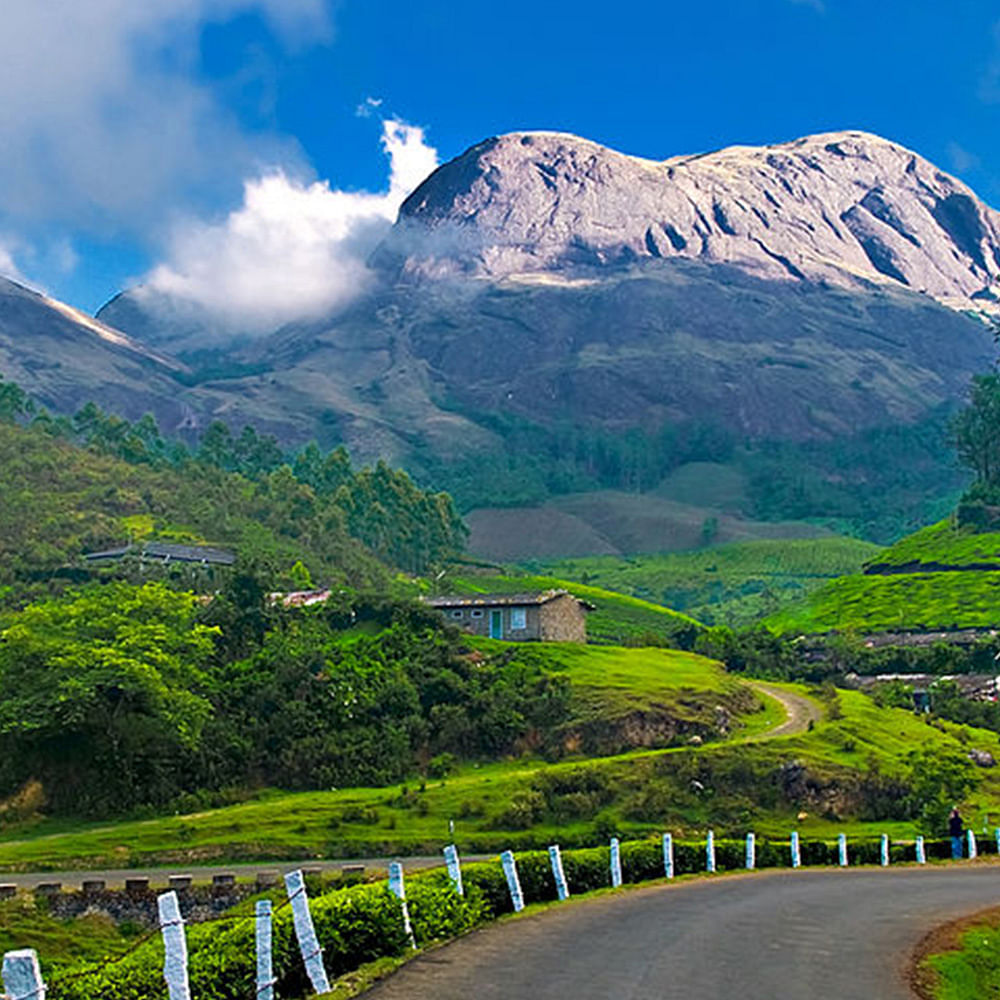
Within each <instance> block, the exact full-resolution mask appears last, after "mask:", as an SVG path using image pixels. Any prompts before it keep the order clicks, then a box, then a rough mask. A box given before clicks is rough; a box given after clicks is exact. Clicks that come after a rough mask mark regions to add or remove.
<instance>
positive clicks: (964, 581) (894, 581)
mask: <svg viewBox="0 0 1000 1000" xmlns="http://www.w3.org/2000/svg"><path fill="white" fill-rule="evenodd" d="M765 624H767V625H768V626H769V627H771V628H772V629H774V630H775V631H778V632H782V633H789V632H802V633H811V632H829V631H833V630H838V631H847V630H851V631H856V632H879V631H892V630H896V629H908V630H919V629H947V628H993V627H995V626H996V625H998V624H1000V572H987V571H974V572H964V573H962V572H958V573H896V574H892V575H890V576H860V575H859V576H845V577H841V578H840V579H839V580H834V581H832V582H830V583H828V584H826V585H825V586H823V587H821V588H820V589H819V590H817V591H816V592H814V593H813V594H811V595H810V596H809V598H808V599H807V600H806V601H805V602H804V603H803V604H801V605H797V606H794V607H790V608H787V609H785V610H782V611H779V612H778V613H777V614H774V615H772V616H770V617H768V618H767V619H765Z"/></svg>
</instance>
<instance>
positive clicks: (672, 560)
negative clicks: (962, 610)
mask: <svg viewBox="0 0 1000 1000" xmlns="http://www.w3.org/2000/svg"><path fill="white" fill-rule="evenodd" d="M881 552H882V550H881V549H880V547H879V546H877V545H874V544H872V543H871V542H864V541H860V540H859V539H855V538H843V537H836V536H834V537H830V538H816V539H810V540H803V539H794V540H787V541H774V540H766V541H754V542H736V543H734V544H731V545H720V546H714V547H712V548H705V549H698V550H697V551H694V552H674V553H662V554H659V555H641V556H633V557H631V558H628V559H624V558H621V557H618V556H595V557H590V558H581V559H565V560H561V561H559V562H555V563H550V564H547V565H546V566H545V569H546V570H547V571H548V572H551V573H552V575H553V576H557V577H564V578H566V579H569V580H580V581H583V582H586V583H590V584H595V585H597V586H600V587H606V588H608V589H609V590H617V591H621V592H623V593H627V594H632V595H634V596H635V597H639V598H643V599H645V600H648V601H659V602H662V603H663V604H666V605H669V606H670V607H672V608H675V609H678V610H680V611H683V612H686V613H687V614H690V615H691V616H692V617H694V618H697V619H698V620H699V621H702V622H704V623H705V624H708V625H731V626H741V625H747V624H750V623H751V622H753V621H755V620H757V619H758V618H760V617H762V616H763V615H766V614H769V613H773V612H775V611H777V610H778V609H780V608H782V607H785V606H787V605H789V604H792V603H794V602H796V601H799V600H801V599H802V598H803V597H805V596H807V595H808V594H809V593H811V592H812V591H813V590H815V589H816V588H818V587H820V586H822V585H823V584H824V583H825V582H827V581H828V580H830V579H832V578H835V577H838V576H842V575H843V574H845V573H855V572H857V571H858V570H860V569H861V566H862V565H863V564H864V563H865V562H866V561H868V560H871V559H874V558H876V557H877V558H879V560H881Z"/></svg>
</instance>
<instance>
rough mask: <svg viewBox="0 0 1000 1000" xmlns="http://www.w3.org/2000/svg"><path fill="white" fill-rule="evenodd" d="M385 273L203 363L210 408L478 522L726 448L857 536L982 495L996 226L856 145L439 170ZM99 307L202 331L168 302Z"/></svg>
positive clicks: (750, 501)
mask: <svg viewBox="0 0 1000 1000" xmlns="http://www.w3.org/2000/svg"><path fill="white" fill-rule="evenodd" d="M370 266H371V269H372V271H373V274H374V280H373V282H372V285H371V288H370V290H369V291H367V292H366V293H365V294H364V295H363V296H361V297H360V298H358V299H357V300H356V301H354V302H353V303H352V304H351V305H350V306H349V307H347V308H346V309H343V310H342V311H340V312H339V313H337V314H336V315H333V316H330V317H329V318H327V319H326V320H323V321H319V322H316V321H313V322H309V323H300V324H291V325H290V326H287V327H285V328H283V329H282V330H280V331H275V332H274V333H273V334H272V335H271V336H268V337H264V338H260V339H257V340H254V341H252V342H247V343H243V344H237V345H233V346H231V347H227V348H225V349H224V350H223V351H219V352H217V354H216V355H214V356H211V357H209V358H208V360H207V362H206V360H205V359H204V358H201V359H194V358H192V357H190V356H188V355H186V357H188V359H189V361H190V362H191V363H192V364H193V365H198V364H200V365H201V366H202V370H201V372H200V375H198V376H197V379H196V380H198V381H199V384H198V385H197V387H195V388H192V389H191V390H190V391H189V393H188V394H187V395H186V396H185V399H187V400H188V402H189V404H190V405H191V407H192V409H194V410H195V411H197V412H198V413H199V414H202V419H209V418H210V417H213V416H214V417H221V418H223V419H226V420H228V421H230V422H231V423H233V424H240V423H242V422H252V423H255V424H257V425H258V426H260V427H262V428H263V429H266V430H269V431H272V432H274V433H277V434H278V435H279V436H282V437H283V438H285V439H287V440H290V441H299V440H305V439H307V438H308V437H310V436H314V435H315V436H317V437H318V438H319V439H320V440H321V442H323V443H333V442H335V441H343V442H345V443H346V444H348V446H349V447H350V448H351V449H352V451H353V452H355V453H356V454H357V455H358V456H359V457H361V458H364V459H369V458H372V457H375V456H387V457H390V458H392V459H393V460H396V461H403V462H406V463H407V464H408V465H409V466H410V467H411V468H413V469H414V470H416V471H417V472H418V473H422V474H425V475H427V476H433V477H435V478H436V479H437V481H438V482H441V483H442V484H443V485H447V486H449V487H451V488H452V489H455V490H456V491H457V492H458V494H459V496H460V498H461V499H462V500H463V502H464V504H465V505H466V506H467V507H475V506H488V507H495V506H498V505H499V506H512V505H517V504H519V503H520V504H529V505H530V504H533V503H536V502H538V501H539V500H544V499H545V498H546V497H548V496H551V495H554V494H560V493H580V492H586V491H588V490H594V489H599V488H600V489H607V490H627V491H633V492H634V491H636V490H639V491H645V490H648V489H650V488H653V487H655V486H656V485H657V483H658V482H659V480H660V479H662V478H663V477H664V476H667V475H669V474H671V473H672V472H673V471H674V470H676V469H677V468H678V467H679V466H683V465H684V464H685V463H690V462H695V463H699V462H701V463H703V462H705V461H708V462H715V463H720V462H721V463H723V464H727V463H728V464H730V465H732V464H734V463H735V464H736V465H738V466H739V469H738V471H739V475H740V477H742V480H743V481H746V482H747V483H748V484H750V485H749V487H748V489H749V493H748V494H747V495H745V496H744V497H743V498H742V499H741V501H740V503H741V504H742V505H743V506H742V509H741V512H742V513H748V512H749V513H753V514H755V515H758V516H766V517H769V518H770V517H786V516H787V517H793V518H801V517H808V516H816V515H835V516H838V517H844V518H848V519H854V522H855V523H856V524H859V523H861V522H860V521H859V520H858V519H861V520H863V521H864V522H865V523H868V522H870V521H871V520H872V518H873V517H877V516H879V515H878V512H877V511H876V512H875V513H873V512H872V510H871V509H867V508H871V507H872V506H873V505H874V506H876V507H877V506H878V505H879V504H881V505H882V506H885V504H891V505H895V506H896V508H898V510H899V511H901V512H902V513H900V517H902V518H903V519H904V520H905V521H906V523H910V522H911V521H914V520H919V519H920V518H922V517H926V516H927V515H928V512H927V510H926V509H925V504H926V502H929V501H930V500H933V501H934V502H937V500H940V499H941V498H942V497H943V496H944V495H945V494H946V493H948V492H949V491H951V490H954V489H957V488H958V486H959V485H960V476H958V475H957V474H956V471H955V469H954V466H953V463H952V460H951V457H950V452H949V451H948V449H947V447H946V445H945V443H944V440H943V436H942V434H941V427H942V426H943V420H944V416H945V415H946V414H947V412H948V411H949V410H950V409H952V408H954V407H955V406H956V405H957V403H958V401H959V400H961V399H962V397H963V395H964V392H965V389H966V386H967V383H968V379H969V377H970V375H971V374H973V373H974V372H977V371H981V370H983V369H984V368H986V367H987V366H988V365H989V364H990V363H991V362H992V360H993V354H994V347H993V343H992V339H991V336H990V329H989V326H988V325H987V323H985V322H983V317H989V316H990V315H991V314H993V313H995V312H1000V215H998V214H997V213H996V212H995V211H993V210H992V209H991V208H989V207H988V206H986V205H985V204H983V203H982V202H981V201H980V200H979V199H978V198H977V197H976V196H975V195H974V194H973V192H971V191H970V190H969V189H968V188H967V187H965V186H964V185H963V184H962V183H961V182H960V181H958V180H956V179H955V178H953V177H950V176H948V175H947V174H945V173H943V172H942V171H940V170H938V169H937V168H936V167H935V166H934V165H933V164H931V163H930V162H928V161H927V160H925V159H923V158H921V157H920V156H918V155H917V154H916V153H913V152H911V151H909V150H907V149H905V148H903V147H902V146H899V145H897V144H895V143H892V142H889V141H887V140H885V139H881V138H879V137H877V136H872V135H868V134H865V133H861V132H838V133H827V134H823V135H818V136H811V137H807V138H805V139H800V140H797V141H795V142H791V143H786V144H781V145H775V146H767V147H761V148H750V147H731V148H729V149H724V150H720V151H718V152H714V153H707V154H703V155H698V156H681V157H674V158H671V159H668V160H664V161H652V160H646V159H640V158H638V157H633V156H627V155H624V154H622V153H618V152H615V151H613V150H610V149H607V148H605V147H603V146H600V145H597V144H595V143H592V142H589V141H587V140H585V139H581V138H577V137H575V136H570V135H563V134H558V133H550V132H523V133H514V134H511V135H505V136H500V137H496V138H492V139H489V140H487V141H485V142H483V143H480V144H478V145H477V146H474V147H473V148H472V149H470V150H468V151H467V152H465V153H463V154H462V155H461V156H459V157H457V158H456V159H454V160H452V161H451V162H449V163H446V164H444V165H443V166H441V167H440V168H438V169H437V170H436V171H435V172H434V173H433V174H432V175H431V176H430V177H428V178H427V179H426V180H425V181H424V183H423V184H421V185H420V187H418V188H417V189H416V190H415V191H414V192H413V194H412V195H411V196H410V197H409V198H408V200H407V201H406V202H405V203H404V205H403V207H402V209H401V211H400V214H399V218H398V221H397V222H396V224H395V226H394V227H393V229H392V231H391V232H390V233H389V235H388V236H387V237H386V238H385V239H384V241H383V242H382V244H381V245H380V246H379V247H378V248H377V250H376V251H375V253H374V254H373V256H372V258H371V261H370ZM99 319H100V320H101V321H103V322H105V323H108V324H111V325H113V326H120V327H121V328H123V329H125V330H127V331H129V333H130V334H132V335H134V336H135V337H136V338H138V339H141V340H142V341H143V342H144V343H147V344H149V345H151V346H155V347H156V348H158V349H163V350H172V349H179V348H187V347H189V346H190V344H191V342H192V332H193V331H194V333H195V342H197V328H196V327H193V326H192V325H191V324H192V322H193V320H192V319H191V317H190V315H189V314H188V315H186V318H185V322H184V324H182V325H181V326H178V325H177V312H176V310H174V309H172V308H171V307H169V305H168V304H166V303H163V302H158V300H157V299H156V297H155V296H149V295H138V294H136V293H134V292H133V293H130V292H126V293H124V294H123V295H120V296H118V297H117V298H116V299H115V300H114V301H113V302H111V303H109V304H108V305H107V306H106V307H105V308H104V309H102V310H101V312H100V313H99ZM925 426H926V427H931V431H928V432H927V433H924V431H923V430H922V429H921V428H924V427H925ZM899 428H903V429H904V430H905V429H906V428H911V429H913V430H912V434H911V437H912V440H911V439H910V438H906V439H905V440H902V439H901V440H900V441H898V442H897V443H896V447H895V449H894V450H891V449H890V450H889V452H888V458H886V448H885V440H886V439H885V434H888V433H890V431H891V432H893V433H895V430H898V429H899ZM907 433H910V432H907ZM880 434H881V435H882V438H880V440H881V441H882V445H881V446H880V447H882V451H881V452H879V453H878V454H876V451H877V449H876V448H875V445H873V444H872V441H873V440H875V438H878V436H879V435H880ZM904 438H905V434H904ZM914 441H916V442H917V444H918V445H919V448H918V451H919V454H917V453H914V452H912V449H911V448H910V445H911V444H912V443H913V442H914ZM783 442H784V443H785V444H782V443H783ZM785 445H789V446H794V447H795V448H798V449H799V452H797V453H796V455H799V456H803V455H804V456H806V457H805V458H804V459H803V461H806V460H808V461H811V462H812V463H813V467H814V468H813V470H812V472H811V473H810V475H812V476H813V479H815V480H816V485H815V488H814V485H813V484H812V481H811V480H810V483H807V484H806V485H805V486H804V487H802V486H801V485H800V486H795V484H794V483H791V484H788V488H787V489H785V488H784V487H782V489H783V490H784V492H783V493H782V495H781V497H779V499H778V500H775V499H774V497H773V496H772V495H770V494H769V493H768V491H769V490H770V493H772V494H773V492H774V491H773V490H771V483H772V482H773V481H774V480H775V474H774V472H773V469H774V464H773V463H772V465H770V466H765V465H761V463H760V461H759V457H760V455H761V454H763V452H764V451H767V449H771V451H772V452H773V451H774V449H775V448H779V447H784V446H785ZM824 448H825V449H827V451H826V452H825V453H824V454H826V455H827V457H828V458H829V456H833V457H832V458H830V459H829V461H828V462H827V465H826V466H822V463H821V462H820V460H819V459H818V458H817V457H816V455H817V454H818V452H817V449H820V450H822V449H824ZM866 449H867V450H866ZM873 449H875V450H873ZM783 454H785V453H783ZM810 456H811V457H810ZM794 461H798V458H795V459H794ZM823 461H827V460H826V459H824V460H823ZM831 463H834V464H835V467H834V465H831ZM836 463H839V464H836ZM907 463H909V464H910V465H911V466H912V467H913V469H917V468H918V467H919V469H918V472H914V474H913V475H909V473H910V471H911V470H910V469H908V468H907ZM792 464H794V462H792ZM778 468H779V472H780V471H781V469H784V470H785V471H788V470H789V468H790V465H789V461H787V460H786V461H784V463H783V465H782V464H781V463H779V465H778ZM792 471H794V470H792ZM792 471H790V472H789V473H788V474H789V475H791V474H792ZM908 475H909V481H908V482H907V483H904V480H906V479H907V476H908ZM887 477H888V478H887ZM889 479H892V480H893V483H895V485H892V483H888V480H889ZM876 480H878V481H879V482H882V480H886V482H882V485H880V486H878V487H877V488H876V486H875V485H874V484H875V481H876ZM887 483H888V485H887ZM904 486H905V489H906V490H907V491H908V493H907V496H906V497H905V498H901V494H899V490H901V489H904ZM897 487H898V489H897ZM838 490H839V494H838V496H839V497H840V499H838V500H837V502H836V503H834V504H832V506H831V503H830V502H828V498H829V495H830V494H831V491H834V492H836V491H838ZM879 490H881V492H879ZM893 490H896V492H895V493H893V492H892V491H893ZM796 491H797V494H796ZM786 494H787V495H786ZM792 494H796V495H797V499H795V498H791V499H789V498H790V497H792ZM890 494H891V496H890ZM852 498H853V499H852ZM883 501H884V503H883ZM866 505H867V508H866ZM862 508H866V509H862ZM935 509H936V508H935ZM887 530H888V529H887Z"/></svg>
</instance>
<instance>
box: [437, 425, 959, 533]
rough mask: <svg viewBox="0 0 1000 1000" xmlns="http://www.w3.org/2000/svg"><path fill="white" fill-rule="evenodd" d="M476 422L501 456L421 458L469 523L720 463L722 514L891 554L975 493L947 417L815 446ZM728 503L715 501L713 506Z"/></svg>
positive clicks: (678, 430)
mask: <svg viewBox="0 0 1000 1000" xmlns="http://www.w3.org/2000/svg"><path fill="white" fill-rule="evenodd" d="M474 417H475V420H476V422H478V423H482V424H485V425H486V426H487V427H488V428H489V429H490V430H493V431H494V432H495V433H496V435H497V438H498V440H501V441H503V447H502V450H500V451H498V452H497V453H495V454H491V455H483V454H476V455H473V456H469V457H468V458H464V459H461V460H459V461H457V462H452V463H443V462H441V461H440V460H439V459H436V458H434V457H433V456H432V455H431V454H430V453H429V452H426V453H423V452H421V453H418V460H419V462H420V465H421V468H422V470H423V475H424V476H425V478H427V479H429V480H430V481H433V482H435V483H438V484H440V486H441V487H443V488H445V489H447V490H449V492H451V494H452V495H453V496H454V497H455V498H456V502H457V503H458V504H459V507H460V509H462V510H464V511H468V510H471V509H473V508H477V507H495V506H508V507H521V506H532V505H536V504H539V503H542V502H544V501H545V500H547V499H549V498H552V497H556V496H563V495H565V494H571V493H581V492H589V491H594V490H621V491H627V492H632V493H647V494H648V493H652V492H657V491H658V490H659V489H660V487H661V484H663V483H664V481H665V480H667V479H668V478H669V477H671V476H672V475H673V474H674V473H676V472H677V470H679V469H682V468H684V467H685V466H687V465H689V464H692V463H695V464H700V463H714V464H716V465H717V466H724V467H726V468H728V469H730V470H732V471H733V472H735V473H737V474H738V476H739V477H741V478H743V479H745V487H744V488H743V489H741V490H740V492H739V495H738V496H736V497H732V498H730V499H731V500H732V501H733V503H734V505H733V506H730V505H727V504H723V509H724V510H726V511H727V512H728V511H739V512H740V513H742V514H743V515H745V516H747V517H752V518H757V519H760V520H764V521H788V520H794V521H801V520H803V519H815V518H816V517H818V516H821V517H822V518H823V519H824V521H825V522H826V523H828V524H830V525H831V526H832V527H836V528H838V529H839V530H842V531H844V532H845V533H848V534H853V535H858V536H860V537H863V538H868V539H871V540H872V541H876V542H881V543H885V542H890V541H892V540H894V539H896V538H898V537H899V536H900V535H902V534H905V533H907V532H909V531H913V530H914V529H916V528H918V527H920V526H921V525H923V524H926V523H927V522H928V521H930V520H935V519H937V518H940V517H943V516H944V515H945V514H946V513H947V512H948V511H949V510H950V509H951V508H952V507H953V506H954V504H955V501H956V499H957V498H958V496H959V494H960V493H961V491H962V489H963V488H964V487H965V486H966V485H967V482H968V477H967V475H966V474H965V473H964V472H962V471H961V470H960V469H958V468H956V467H955V464H954V462H953V461H952V457H951V451H950V447H949V437H950V430H949V417H950V414H949V412H948V410H947V409H946V408H942V409H941V410H940V411H937V412H935V413H933V414H932V415H931V416H930V417H928V419H926V420H924V421H921V422H920V423H918V424H912V425H905V424H899V425H896V426H891V427H881V428H872V429H869V430H866V431H863V432H861V433H858V434H856V435H852V436H850V437H840V438H837V439H834V440H832V441H831V440H826V441H820V440H816V441H807V442H792V441H767V440H758V441H752V442H739V441H736V440H734V438H733V436H732V434H731V433H730V432H728V431H726V430H724V429H722V428H719V427H717V426H713V425H712V424H710V423H703V422H701V423H699V422H689V423H684V424H671V423H666V424H663V425H661V426H660V427H654V428H650V429H643V428H630V429H628V430H627V431H625V432H624V433H622V432H620V431H617V430H609V429H606V428H602V427H600V426H596V425H589V426H588V425H580V424H578V423H577V424H574V423H570V422H566V423H562V424H556V425H554V426H545V427H543V426H541V425H539V424H534V423H531V422H529V421H527V420H525V419H523V418H520V417H516V416H514V415H511V414H506V413H505V414H494V415H493V416H491V417H490V416H488V417H485V418H484V417H483V415H482V414H481V413H478V412H477V413H476V414H475V415H474ZM720 503H722V501H721V500H720V499H718V497H717V498H716V499H715V500H714V502H711V501H710V502H709V503H708V504H707V506H708V507H713V506H718V505H719V504H720ZM712 513H713V512H712V511H711V510H707V511H706V513H705V515H704V516H705V517H710V516H712ZM716 513H717V511H716Z"/></svg>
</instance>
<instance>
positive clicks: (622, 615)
mask: <svg viewBox="0 0 1000 1000" xmlns="http://www.w3.org/2000/svg"><path fill="white" fill-rule="evenodd" d="M442 586H444V587H446V588H447V590H448V592H449V593H454V594H516V593H519V592H521V591H529V590H549V589H557V590H558V589H565V590H568V591H570V592H571V593H572V594H575V595H576V596H577V597H579V598H581V599H582V600H585V601H589V602H590V603H591V604H593V605H595V610H594V611H592V612H590V614H588V615H587V634H588V636H589V637H590V641H591V642H598V643H607V644H611V645H624V646H632V645H655V644H657V643H662V642H667V643H670V644H672V645H674V644H678V643H682V644H684V645H688V644H690V642H691V641H692V640H693V638H694V636H695V634H696V633H697V632H698V631H700V629H701V627H702V626H701V624H700V623H699V622H697V621H696V620H695V619H694V618H692V617H691V616H689V615H684V614H680V613H679V612H677V611H673V610H671V609H670V608H666V607H664V606H663V605H661V604H654V603H652V602H651V601H645V600H642V599H641V598H638V597H630V596H629V595H628V594H619V593H615V592H614V591H612V590H605V589H604V588H602V587H594V586H590V585H589V584H584V583H577V582H573V581H571V580H564V579H561V578H559V577H555V576H534V575H531V574H527V573H526V574H524V575H513V574H504V573H492V572H491V573H473V572H463V571H456V572H455V574H454V575H453V574H451V573H449V574H448V575H447V576H446V577H445V578H444V579H443V580H442Z"/></svg>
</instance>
